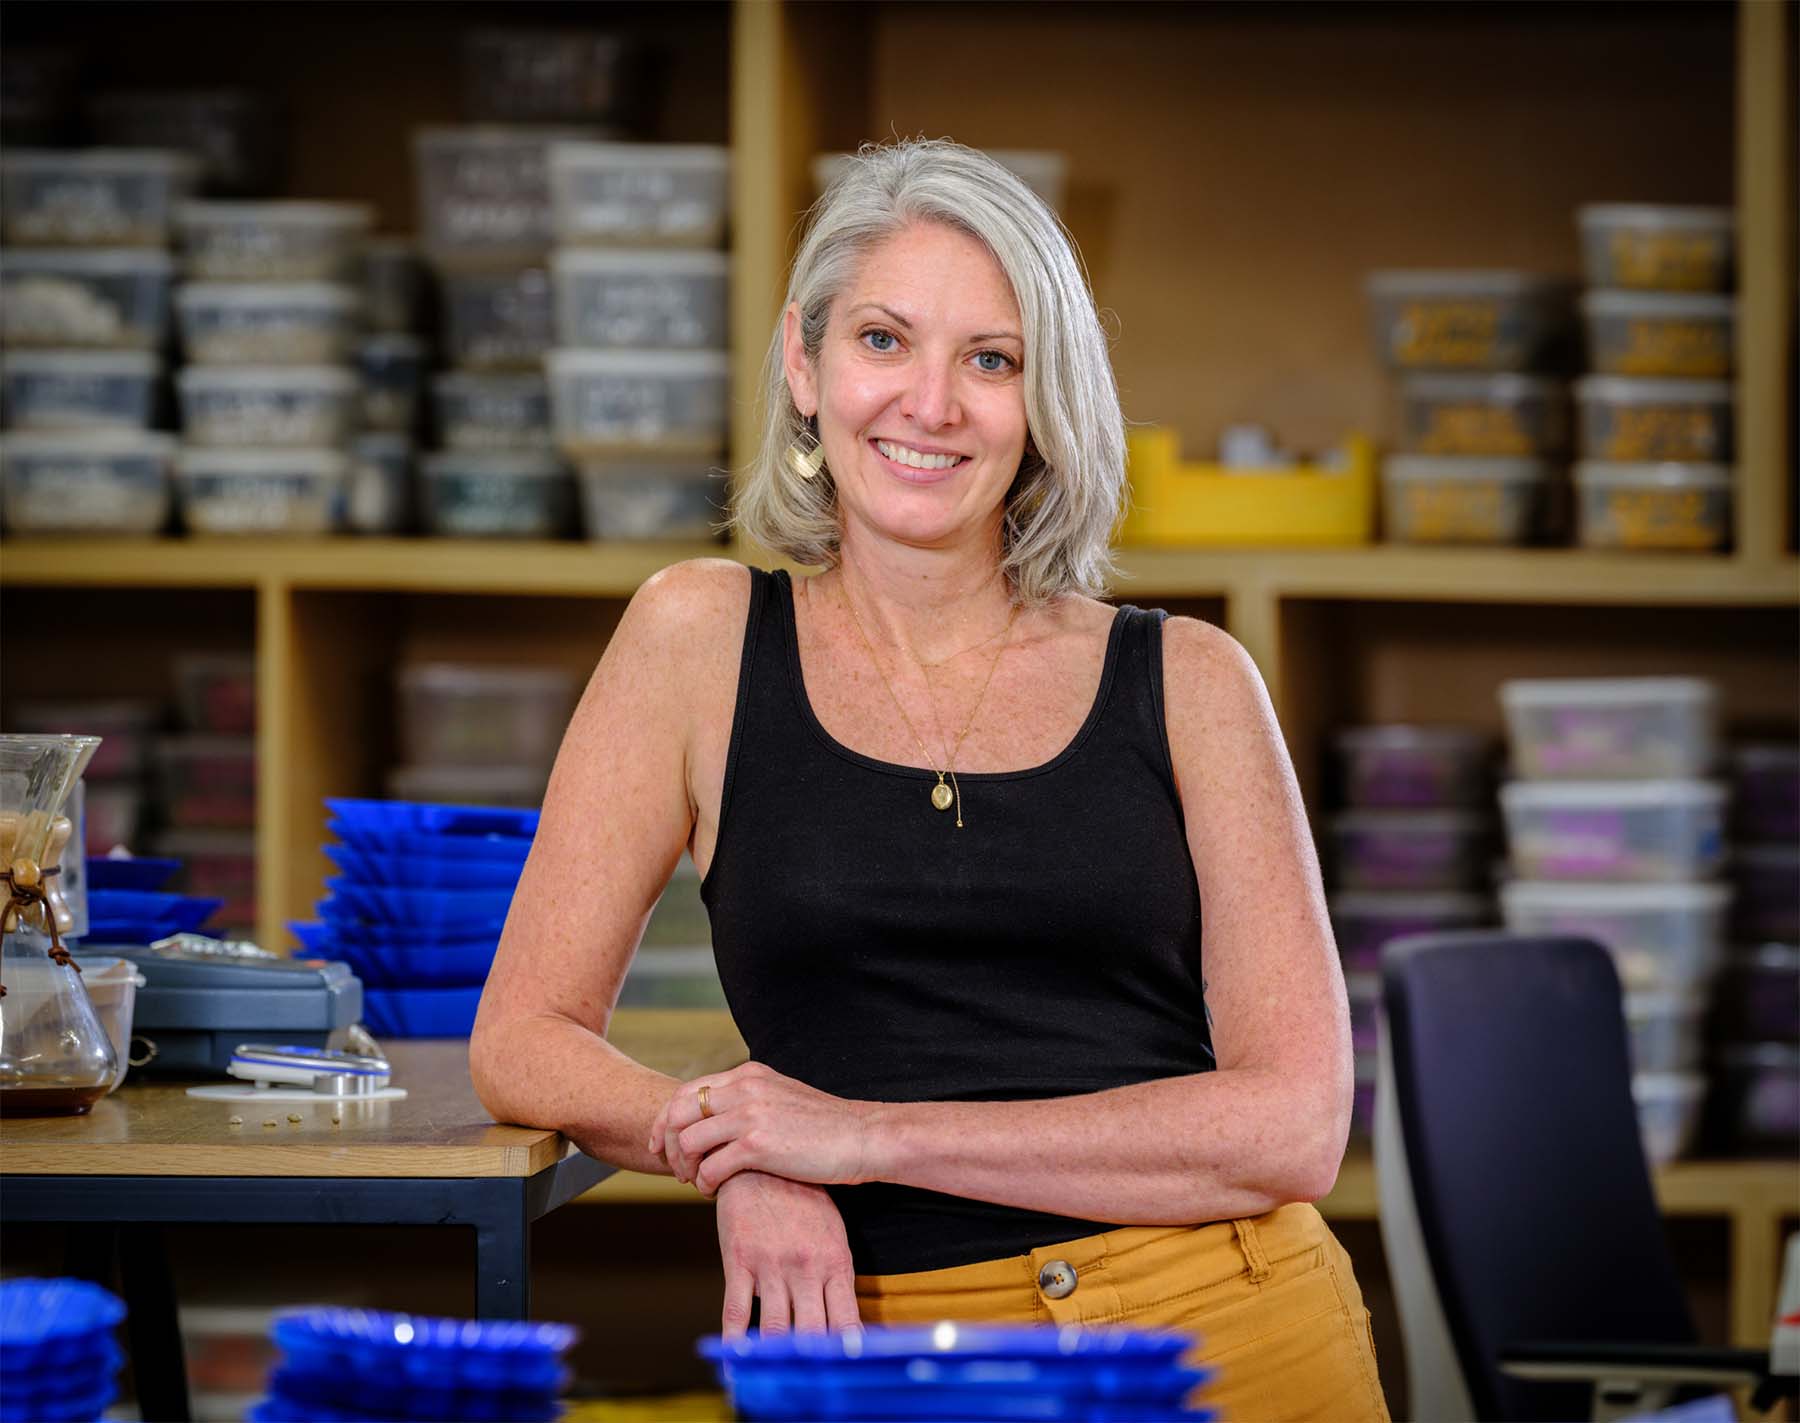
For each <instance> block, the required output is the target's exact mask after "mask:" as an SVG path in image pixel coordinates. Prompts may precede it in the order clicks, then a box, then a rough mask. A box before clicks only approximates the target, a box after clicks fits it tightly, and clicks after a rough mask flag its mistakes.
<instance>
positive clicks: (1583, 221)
mask: <svg viewBox="0 0 1800 1423" xmlns="http://www.w3.org/2000/svg"><path fill="white" fill-rule="evenodd" d="M1576 221H1577V223H1578V224H1579V225H1580V227H1581V266H1582V271H1583V272H1584V273H1585V274H1586V276H1587V283H1588V285H1589V286H1591V287H1625V288H1636V289H1640V290H1650V291H1685V292H1728V291H1730V290H1731V289H1732V286H1733V283H1734V277H1735V273H1736V267H1737V216H1736V214H1735V213H1733V212H1732V210H1731V209H1730V208H1702V207H1659V206H1655V205H1652V204H1649V203H1594V204H1590V205H1589V206H1587V207H1583V208H1580V209H1578V210H1577V212H1576Z"/></svg>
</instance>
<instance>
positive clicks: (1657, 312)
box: [1581, 291, 1737, 380]
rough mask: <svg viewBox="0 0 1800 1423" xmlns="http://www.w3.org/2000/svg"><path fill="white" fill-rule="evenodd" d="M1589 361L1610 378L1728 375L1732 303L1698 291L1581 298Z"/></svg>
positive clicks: (1733, 315) (1734, 308)
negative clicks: (1610, 376) (1585, 323)
mask: <svg viewBox="0 0 1800 1423" xmlns="http://www.w3.org/2000/svg"><path fill="white" fill-rule="evenodd" d="M1581 313H1582V316H1583V318H1584V319H1585V321H1586V322H1587V336H1588V361H1589V363H1590V364H1591V365H1592V366H1593V368H1594V369H1595V370H1596V371H1599V372H1601V373H1602V374H1604V375H1615V376H1691V377H1697V378H1699V379H1702V380H1715V379H1720V378H1722V377H1725V376H1728V375H1730V374H1731V372H1732V369H1733V361H1734V358H1735V353H1734V350H1733V346H1734V336H1735V333H1736V329H1737V302H1736V301H1735V300H1734V299H1733V298H1731V297H1728V296H1710V295H1705V294H1702V293H1699V292H1630V291H1591V292H1586V293H1584V294H1583V295H1582V298H1581Z"/></svg>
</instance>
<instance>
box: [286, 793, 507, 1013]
mask: <svg viewBox="0 0 1800 1423" xmlns="http://www.w3.org/2000/svg"><path fill="white" fill-rule="evenodd" d="M325 805H326V808H327V809H328V810H329V811H330V812H331V816H332V819H331V821H330V824H329V826H328V827H327V828H328V829H329V830H330V831H331V833H332V834H333V835H334V836H336V837H337V842H336V843H334V844H329V845H326V846H325V854H326V855H327V856H328V857H329V858H330V860H331V862H332V863H333V864H334V865H336V866H337V868H338V870H339V873H338V874H337V875H336V876H334V877H333V878H332V879H330V880H329V881H327V883H326V888H327V889H328V890H329V891H330V894H329V895H328V897H327V898H325V899H324V900H322V901H320V904H319V918H318V920H316V921H313V922H310V923H296V924H291V925H290V926H289V927H290V928H291V929H292V930H293V932H294V934H295V935H296V937H298V938H299V940H300V942H301V945H302V947H303V950H304V952H305V953H306V954H307V955H309V956H310V957H314V958H324V959H334V960H338V961H341V962H343V963H347V964H349V965H350V967H351V968H352V969H353V970H354V971H355V973H356V976H357V977H358V978H360V979H361V980H362V981H363V1015H364V1021H365V1022H366V1023H367V1024H368V1027H369V1030H370V1031H371V1032H373V1033H375V1034H376V1035H377V1036H378V1037H379V1036H386V1037H396V1038H437V1037H467V1036H468V1034H469V1030H470V1029H471V1028H472V1027H473V1026H474V1023H475V1009H476V1006H477V1004H479V1003H480V1001H481V986H482V984H483V983H485V982H486V981H487V974H488V969H489V968H490V967H491V966H492V964H493V962H494V950H495V949H496V948H497V947H498V946H499V943H500V931H501V929H502V928H504V927H505V924H506V914H507V910H508V909H509V908H510V907H511V905H512V897H513V890H514V889H515V888H516V887H517V885H518V882H519V874H520V872H521V871H522V870H523V869H524V868H525V857H526V856H527V855H528V854H530V852H531V839H532V836H533V835H534V834H535V833H536V832H537V812H536V811H531V810H504V809H499V808H495V807H487V806H455V805H420V804H411V803H407V802H403V801H367V800H328V801H326V802H325Z"/></svg>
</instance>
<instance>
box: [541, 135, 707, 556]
mask: <svg viewBox="0 0 1800 1423" xmlns="http://www.w3.org/2000/svg"><path fill="white" fill-rule="evenodd" d="M730 174H731V155H730V151H729V150H728V149H725V148H722V147H709V146H704V145H672V144H651V143H558V144H555V145H553V146H552V148H551V150H550V186H551V197H552V203H553V209H552V210H553V217H554V223H555V230H556V239H557V242H558V244H559V246H558V249H557V251H556V253H555V255H554V256H553V257H552V258H551V262H550V270H551V279H552V284H553V287H554V291H555V298H556V316H555V320H556V340H557V349H556V350H554V351H552V352H551V353H550V355H549V357H548V360H547V367H548V371H549V376H550V398H551V408H552V412H553V415H554V419H555V424H556V438H557V443H558V446H559V447H560V448H561V450H562V452H563V453H564V454H565V455H566V456H568V458H570V459H571V460H573V461H574V462H575V465H576V468H577V469H578V471H579V474H580V481H581V505H582V516H583V526H584V528H585V530H586V533H587V536H588V537H589V538H590V539H708V538H715V537H718V536H719V535H720V534H721V533H722V529H723V520H724V505H725V497H724V496H725V479H724V475H723V473H722V466H723V463H724V459H725V446H726V436H727V426H728V419H727V407H726V392H727V380H726V375H727V371H728V368H729V364H730V360H729V355H728V352H727V345H728V341H729V332H728V328H727V323H726V317H727V313H728V311H729V309H730V290H729V274H730V258H729V256H728V255H727V254H726V252H725V251H724V250H723V249H724V246H725V242H726V236H727V222H726V218H727V214H728V211H729V202H728V194H729V186H730Z"/></svg>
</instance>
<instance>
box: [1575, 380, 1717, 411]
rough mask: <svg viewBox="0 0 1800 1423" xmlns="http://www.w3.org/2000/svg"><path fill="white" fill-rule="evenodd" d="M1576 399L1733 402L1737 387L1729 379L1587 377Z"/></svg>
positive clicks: (1579, 385)
mask: <svg viewBox="0 0 1800 1423" xmlns="http://www.w3.org/2000/svg"><path fill="white" fill-rule="evenodd" d="M1575 398H1576V399H1577V400H1579V401H1581V402H1582V403H1583V404H1584V405H1585V404H1587V403H1588V402H1590V401H1591V402H1594V403H1596V404H1605V405H1674V404H1682V405H1689V404H1693V405H1698V404H1702V403H1705V404H1709V405H1732V404H1735V403H1736V402H1737V386H1736V385H1735V384H1734V383H1733V382H1731V381H1728V380H1659V379H1657V378H1655V377H1652V376H1583V377H1582V378H1581V379H1580V380H1578V381H1576V382H1575Z"/></svg>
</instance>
